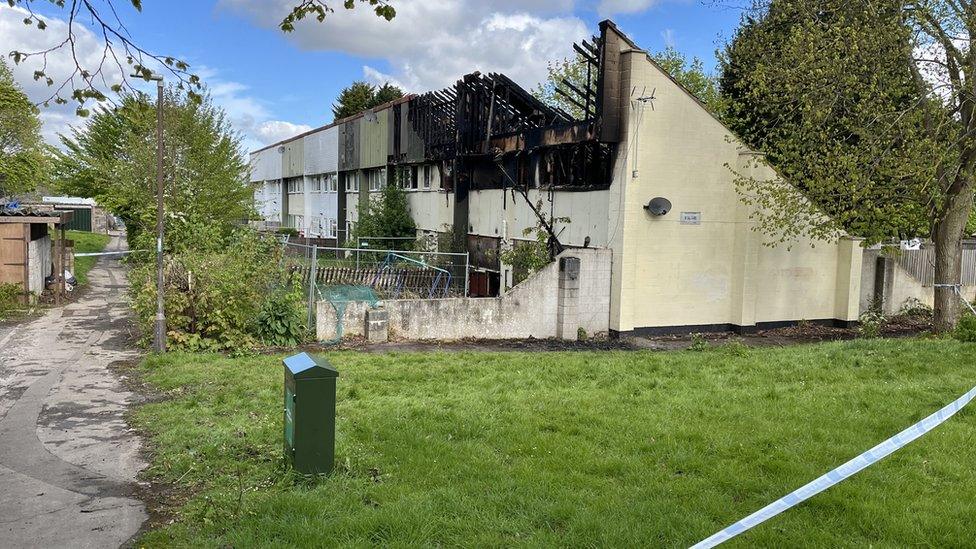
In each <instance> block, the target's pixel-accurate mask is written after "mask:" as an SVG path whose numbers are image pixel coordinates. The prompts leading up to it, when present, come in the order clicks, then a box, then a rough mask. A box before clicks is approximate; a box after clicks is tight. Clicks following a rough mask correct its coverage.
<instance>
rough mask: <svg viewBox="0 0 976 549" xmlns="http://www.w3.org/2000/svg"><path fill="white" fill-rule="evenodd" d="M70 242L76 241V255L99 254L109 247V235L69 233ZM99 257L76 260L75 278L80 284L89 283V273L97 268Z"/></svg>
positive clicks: (80, 232)
mask: <svg viewBox="0 0 976 549" xmlns="http://www.w3.org/2000/svg"><path fill="white" fill-rule="evenodd" d="M67 233H68V234H67V238H68V240H74V242H75V253H79V254H81V253H89V254H90V253H98V252H100V251H102V250H104V249H105V246H107V245H108V241H109V236H108V235H107V234H96V233H87V232H83V231H68V232H67ZM97 260H98V258H97V257H79V258H77V259H75V272H74V273H73V274H74V275H75V278H77V279H78V284H86V283H88V271H90V270H91V269H92V267H94V266H95V261H97Z"/></svg>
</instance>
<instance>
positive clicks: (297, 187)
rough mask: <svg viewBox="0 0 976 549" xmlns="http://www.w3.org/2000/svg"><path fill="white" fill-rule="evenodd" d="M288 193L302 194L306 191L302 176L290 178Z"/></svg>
mask: <svg viewBox="0 0 976 549" xmlns="http://www.w3.org/2000/svg"><path fill="white" fill-rule="evenodd" d="M287 188H288V194H300V193H302V192H304V191H305V182H304V181H302V179H301V178H298V177H296V178H294V179H289V180H288V182H287Z"/></svg>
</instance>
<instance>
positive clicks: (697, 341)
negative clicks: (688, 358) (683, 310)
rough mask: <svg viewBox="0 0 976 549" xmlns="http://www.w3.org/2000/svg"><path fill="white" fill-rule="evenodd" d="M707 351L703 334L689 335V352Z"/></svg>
mask: <svg viewBox="0 0 976 549" xmlns="http://www.w3.org/2000/svg"><path fill="white" fill-rule="evenodd" d="M706 349H708V340H707V339H705V336H704V335H703V334H691V345H689V346H688V350H689V351H695V352H699V353H700V352H702V351H704V350H706Z"/></svg>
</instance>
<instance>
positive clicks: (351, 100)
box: [332, 82, 376, 120]
mask: <svg viewBox="0 0 976 549" xmlns="http://www.w3.org/2000/svg"><path fill="white" fill-rule="evenodd" d="M375 96H376V88H374V87H373V86H372V85H370V84H367V83H366V82H353V83H352V84H350V85H349V86H347V87H346V88H344V89H343V90H342V91H341V92H339V97H338V98H337V99H336V102H335V104H333V105H332V114H334V115H335V119H336V120H339V119H341V118H346V117H348V116H352V115H354V114H359V113H361V112H363V111H365V110H366V109H368V108H370V106H371V105H372V103H373V98H374V97H375Z"/></svg>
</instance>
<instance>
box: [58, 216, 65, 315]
mask: <svg viewBox="0 0 976 549" xmlns="http://www.w3.org/2000/svg"><path fill="white" fill-rule="evenodd" d="M58 228H60V229H61V238H59V239H58V278H56V279H55V280H59V281H60V283H59V284H58V299H57V303H58V305H61V302H62V300H63V299H64V295H65V293H66V292H65V284H66V281H65V279H64V240H65V238H66V236H67V234H66V231H65V229H64V221H63V220H62V222H61V224H60V225H59V226H58ZM56 230H57V229H55V231H56Z"/></svg>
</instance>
